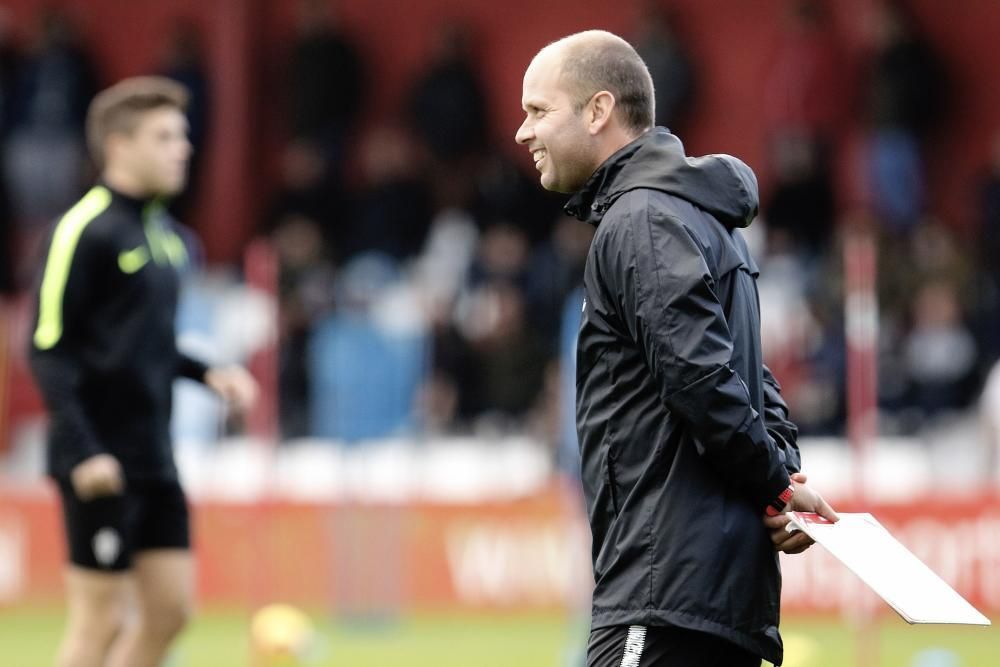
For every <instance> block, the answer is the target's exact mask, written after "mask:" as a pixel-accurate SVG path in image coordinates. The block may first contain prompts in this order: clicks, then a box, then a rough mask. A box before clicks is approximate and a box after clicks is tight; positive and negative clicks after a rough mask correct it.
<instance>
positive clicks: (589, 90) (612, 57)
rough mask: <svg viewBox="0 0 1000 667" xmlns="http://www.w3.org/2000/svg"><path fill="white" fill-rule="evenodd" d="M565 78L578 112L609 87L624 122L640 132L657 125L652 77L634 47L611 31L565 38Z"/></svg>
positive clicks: (564, 80) (563, 61)
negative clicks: (595, 95)
mask: <svg viewBox="0 0 1000 667" xmlns="http://www.w3.org/2000/svg"><path fill="white" fill-rule="evenodd" d="M560 42H561V43H563V46H564V51H563V60H562V71H561V75H562V81H563V83H564V84H565V85H566V87H567V89H568V91H569V93H570V95H571V96H572V99H573V108H574V111H575V112H576V113H579V112H580V111H582V110H583V108H584V107H585V106H586V105H587V103H588V102H589V101H590V99H591V98H592V97H593V96H594V94H596V93H598V92H600V91H602V90H606V91H608V92H609V93H611V94H612V95H614V96H615V106H616V108H617V111H618V112H619V113H620V118H621V120H622V122H623V123H624V125H625V126H626V127H627V128H628V129H630V130H632V131H633V132H635V133H640V132H643V131H645V130H647V129H648V128H650V127H652V126H653V124H654V119H655V117H656V100H655V97H654V94H653V77H652V76H650V74H649V69H648V68H647V67H646V63H645V62H643V60H642V58H641V57H640V56H639V54H638V53H637V52H636V50H635V48H633V46H632V45H631V44H629V43H628V42H626V41H625V40H624V39H622V38H621V37H618V36H617V35H614V34H612V33H609V32H604V31H596V30H591V31H587V32H582V33H577V34H575V35H570V36H569V37H565V38H563V39H561V40H559V42H556V44H559V43H560Z"/></svg>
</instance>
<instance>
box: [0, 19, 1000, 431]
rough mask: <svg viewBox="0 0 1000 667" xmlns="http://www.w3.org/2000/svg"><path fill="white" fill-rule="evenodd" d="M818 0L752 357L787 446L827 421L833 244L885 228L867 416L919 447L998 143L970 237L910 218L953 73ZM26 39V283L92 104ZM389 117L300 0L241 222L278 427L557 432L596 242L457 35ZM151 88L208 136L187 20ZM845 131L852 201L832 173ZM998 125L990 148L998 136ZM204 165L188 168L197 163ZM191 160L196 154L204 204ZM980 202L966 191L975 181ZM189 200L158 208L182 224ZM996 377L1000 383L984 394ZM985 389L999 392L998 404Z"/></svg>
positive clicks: (7, 189)
mask: <svg viewBox="0 0 1000 667" xmlns="http://www.w3.org/2000/svg"><path fill="white" fill-rule="evenodd" d="M830 4H831V3H830V2H822V1H820V0H791V1H790V2H788V3H787V11H786V12H785V15H784V17H783V22H782V25H781V27H780V31H779V36H778V38H777V39H776V40H775V43H774V44H773V51H774V52H773V54H771V58H770V61H769V63H770V64H769V65H768V68H767V70H766V71H764V72H761V95H762V97H763V100H764V102H763V105H762V108H763V113H764V114H765V116H766V117H765V121H766V124H767V150H766V155H767V161H766V163H765V164H755V165H752V166H753V167H754V168H755V170H756V171H757V172H758V174H759V175H760V177H761V180H762V182H763V183H765V184H766V187H765V188H763V191H762V198H763V201H762V206H761V217H760V219H759V220H758V221H757V222H756V223H755V224H754V226H753V227H751V229H750V232H749V236H750V239H751V242H752V243H753V244H754V247H755V253H756V255H757V256H758V258H759V264H760V266H761V270H762V273H761V277H760V287H761V299H762V308H763V312H764V316H763V318H764V344H765V347H766V350H765V354H766V356H767V359H768V363H769V364H770V365H771V366H772V367H773V368H774V369H775V372H776V374H777V376H778V378H779V380H781V381H782V383H783V384H784V387H785V393H786V395H787V397H788V400H789V403H790V406H791V409H792V416H793V419H794V420H795V421H796V422H798V423H799V424H800V426H801V428H802V431H803V433H805V434H828V435H842V434H843V433H844V431H845V419H846V410H847V409H846V373H847V371H846V369H847V353H846V347H845V327H844V306H843V303H844V293H843V284H844V280H843V268H842V267H843V255H842V252H843V239H844V236H845V232H847V231H855V230H864V231H865V232H867V233H870V234H871V235H873V236H874V237H875V238H876V239H877V243H878V245H877V247H878V249H879V250H878V257H879V261H878V276H877V284H878V299H879V306H880V317H879V338H878V359H879V369H878V377H879V386H878V404H879V407H880V413H881V415H882V416H883V417H882V420H881V429H882V430H883V431H884V432H888V433H896V434H913V433H916V432H918V431H919V430H920V429H922V428H924V427H926V426H927V425H928V424H929V423H931V422H933V421H934V420H936V419H940V418H946V417H948V416H949V415H951V414H953V413H954V412H956V411H958V412H962V411H965V412H967V411H968V410H969V409H970V408H971V407H973V406H974V405H975V404H976V401H977V400H978V399H979V397H980V395H981V393H982V388H983V385H984V382H985V381H986V376H987V373H988V371H989V369H990V368H991V366H992V365H993V363H994V362H995V361H996V360H997V358H998V357H1000V342H998V341H1000V336H997V332H998V330H1000V269H998V265H997V263H996V262H993V261H991V260H992V258H994V257H996V256H997V251H1000V138H998V139H997V142H996V144H997V146H996V150H995V151H994V156H995V157H994V160H993V163H992V164H988V165H983V176H982V183H981V184H979V185H978V186H977V188H976V189H975V194H974V195H973V194H970V197H971V196H976V197H978V199H977V201H976V202H975V206H976V208H977V210H978V211H979V224H978V225H977V226H976V228H975V229H972V230H962V231H958V230H957V225H955V224H954V221H953V220H950V219H949V211H941V210H930V209H929V208H928V206H927V202H928V197H927V193H928V188H927V165H928V161H930V160H935V159H944V158H943V157H942V156H940V154H935V152H934V151H933V146H934V142H935V141H936V139H937V138H939V137H940V135H941V134H942V133H943V132H946V131H947V128H948V122H949V111H950V110H949V103H948V100H949V99H950V98H951V96H952V94H953V93H954V90H953V86H954V77H952V76H950V75H949V71H948V67H947V66H946V65H945V59H944V58H943V57H942V54H940V53H939V52H938V51H937V50H936V49H935V47H934V45H933V44H932V43H931V42H930V41H929V40H928V38H927V37H926V35H925V33H924V31H923V28H922V26H921V25H920V22H919V21H918V20H917V19H916V17H915V16H914V15H913V14H912V13H911V12H910V11H908V9H907V6H906V4H905V3H902V2H897V1H893V0H886V1H884V2H879V3H876V4H877V7H876V12H875V15H874V20H873V21H872V25H871V26H870V30H869V31H868V36H867V38H868V41H869V44H868V48H867V56H866V58H867V60H866V62H864V63H860V64H859V63H850V62H848V61H847V57H846V56H845V51H846V49H845V46H844V44H843V38H842V36H841V35H840V34H839V32H838V28H837V26H836V25H835V23H834V21H832V20H831V16H830V14H829V9H830ZM668 6H669V3H652V2H650V3H646V4H645V5H644V9H643V11H642V15H641V17H640V19H639V21H638V22H637V24H636V25H637V27H636V29H635V30H634V31H633V33H632V34H630V35H627V37H629V38H630V39H632V40H633V42H634V43H635V44H636V46H637V48H638V50H639V52H640V53H641V54H642V56H643V58H644V59H645V60H646V62H647V64H648V65H649V67H650V70H651V73H652V75H653V78H654V82H655V84H656V89H657V99H656V103H657V123H658V124H660V125H665V126H667V127H669V128H671V129H672V130H673V131H674V132H675V133H677V134H678V135H679V136H680V137H681V138H682V139H683V138H684V137H685V133H686V131H687V130H688V128H690V127H693V126H696V125H697V119H698V108H699V104H700V103H701V100H702V94H701V93H702V92H703V88H704V84H703V82H702V80H701V77H700V72H701V71H702V69H701V68H700V67H699V62H698V59H697V58H696V56H695V54H694V53H693V52H692V51H691V50H690V49H689V48H688V41H687V39H686V38H688V37H689V35H687V34H686V31H685V21H684V15H683V12H680V11H677V10H675V11H669V10H667V9H664V7H668ZM37 33H38V38H37V40H35V41H34V42H33V43H32V44H31V45H30V47H18V48H15V45H14V44H13V43H12V41H11V40H10V39H9V37H8V35H9V32H8V30H7V29H6V24H5V21H4V18H3V15H2V14H0V155H2V166H3V179H2V186H3V189H2V191H0V224H2V225H3V227H2V228H0V237H2V238H3V239H4V241H3V244H2V245H0V254H3V255H5V256H4V257H0V288H2V289H3V290H5V291H13V290H15V289H23V288H24V287H25V279H24V276H16V275H14V272H12V271H11V267H13V266H15V265H16V264H17V263H16V262H14V261H13V258H12V257H10V256H7V255H10V254H12V253H13V250H12V248H14V247H20V246H18V245H17V244H15V243H14V241H13V239H14V237H15V236H22V235H23V234H25V233H26V230H28V231H29V232H30V230H31V229H33V228H37V227H38V226H39V225H42V224H43V223H44V222H47V221H50V220H51V219H52V218H53V217H54V216H55V215H57V214H58V213H59V212H60V211H61V210H64V209H65V208H66V206H67V205H68V204H70V203H71V202H72V201H73V199H74V197H76V196H77V194H78V193H79V191H80V188H81V187H82V184H84V183H85V182H86V181H87V180H88V179H90V178H92V177H93V174H92V173H88V171H87V168H86V166H85V165H86V162H85V160H84V153H83V144H82V141H83V134H82V122H83V117H84V113H85V110H86V105H87V103H88V101H89V99H90V97H91V96H92V94H93V93H94V92H95V88H96V83H95V81H96V80H98V79H99V77H96V76H95V73H94V68H93V65H92V64H91V63H92V61H91V59H90V57H89V55H88V50H87V46H86V44H84V43H82V42H81V40H80V39H79V38H78V37H77V35H76V33H75V31H74V29H73V26H72V24H71V23H70V22H69V21H68V20H67V19H66V17H65V16H64V15H61V14H59V13H58V12H51V13H48V14H46V15H44V16H43V17H42V19H41V23H40V26H39V28H38V31H37ZM428 38H433V39H434V48H433V56H432V57H431V58H430V59H429V60H428V61H427V62H426V63H425V64H424V65H423V67H422V72H421V73H420V75H419V76H417V77H415V78H414V79H413V81H412V82H411V84H410V89H409V93H408V95H407V96H406V97H405V100H404V101H403V103H402V104H401V105H400V108H398V109H397V110H396V113H395V114H393V115H392V120H391V121H390V122H385V123H380V124H379V125H378V126H375V127H372V126H371V123H369V122H367V121H366V116H367V113H366V112H367V111H368V109H369V105H370V104H371V88H372V86H373V85H374V84H373V81H372V80H371V78H370V76H369V75H368V71H369V67H368V60H367V55H366V48H365V47H366V45H365V44H364V43H363V41H361V40H359V39H358V38H357V37H356V36H355V35H352V34H351V33H350V31H349V29H348V28H347V27H346V26H345V25H344V24H343V23H342V22H341V21H340V20H339V17H338V15H337V10H336V5H335V4H334V3H330V2H322V1H318V0H305V1H304V2H302V3H300V5H299V7H298V14H297V23H296V30H295V35H294V39H293V40H292V41H291V42H290V43H288V44H287V50H286V54H285V62H284V66H283V69H282V81H283V86H284V91H283V96H282V100H281V101H280V104H281V112H280V113H281V117H282V124H283V128H282V135H283V137H284V140H283V142H282V146H281V148H280V151H279V154H280V157H279V160H278V164H279V165H280V166H279V168H278V169H277V174H276V182H275V183H273V184H272V186H273V187H272V188H271V193H272V194H271V196H270V197H269V204H268V205H267V206H266V207H264V209H263V210H262V211H261V215H260V220H259V226H258V231H259V233H260V235H262V236H265V237H267V238H269V239H270V240H271V242H272V244H273V247H274V249H275V252H276V256H277V258H278V266H279V284H278V288H277V294H278V300H279V308H278V313H279V341H280V346H279V349H280V351H279V364H278V366H279V372H278V375H279V382H278V384H279V387H278V401H279V416H280V420H279V421H280V430H281V435H282V437H283V438H284V439H291V438H298V437H308V436H321V437H335V438H340V439H344V440H348V441H351V440H361V439H365V438H370V437H384V436H391V435H394V434H402V433H407V434H413V433H419V434H428V433H430V434H434V433H482V432H491V433H495V432H500V433H509V432H523V431H525V430H527V431H528V432H530V433H532V434H534V435H537V436H539V437H540V438H543V439H544V440H545V441H547V442H552V443H558V442H566V441H568V440H571V439H572V435H571V434H572V416H571V415H572V411H571V410H567V401H566V399H565V397H566V396H571V395H572V394H571V387H572V364H573V352H572V341H573V333H575V330H576V325H577V322H578V315H579V304H580V298H581V297H580V293H579V285H580V282H581V272H582V267H583V264H584V262H585V260H586V255H587V251H588V247H589V242H590V238H591V236H592V234H593V230H592V229H591V228H589V227H588V226H587V225H584V224H582V223H579V222H577V221H575V220H573V219H569V218H567V217H566V216H565V215H564V214H563V213H562V212H561V203H562V199H563V198H562V197H556V196H552V195H549V194H547V193H545V192H543V191H542V190H541V188H540V187H539V185H538V183H537V179H536V177H535V175H534V174H533V173H528V172H526V171H524V170H523V169H522V168H521V167H520V166H519V165H518V164H517V163H515V162H513V161H512V160H511V158H510V157H509V156H510V155H511V153H512V151H511V147H510V146H499V145H497V143H496V141H495V138H496V137H498V136H504V135H505V134H511V135H512V134H513V131H512V130H511V132H508V133H505V132H502V131H498V129H499V128H497V127H495V125H494V119H493V117H492V114H491V112H490V108H489V106H488V104H487V103H486V99H487V94H486V92H487V86H488V82H487V81H485V80H484V77H483V76H482V72H481V70H480V67H479V64H480V60H479V57H478V54H477V39H476V33H475V30H474V28H473V27H470V26H468V25H464V24H462V23H461V22H447V21H445V22H443V23H442V24H441V26H440V29H439V31H438V33H437V34H435V35H433V36H428ZM165 44H166V48H165V49H164V53H163V58H162V63H161V66H160V68H159V71H160V72H161V73H164V74H166V75H168V76H171V77H174V78H176V79H177V80H179V81H181V82H183V83H184V84H185V85H187V86H188V87H189V88H190V89H191V92H192V95H193V105H192V109H191V128H192V139H193V142H194V143H195V145H196V147H197V146H201V145H204V143H205V136H206V134H208V133H210V132H211V128H210V127H208V123H207V119H208V118H209V116H210V114H209V113H208V104H209V103H210V100H211V92H210V90H209V86H208V83H207V82H208V80H209V78H208V77H207V76H206V71H205V65H204V58H203V57H202V55H201V49H200V44H201V42H200V38H199V35H198V33H197V31H195V30H194V29H193V28H192V27H191V26H189V25H186V24H184V23H182V22H178V23H177V24H176V25H175V26H172V28H171V29H170V30H169V31H168V39H167V40H166V42H165ZM857 134H860V135H861V136H863V137H864V142H863V143H864V150H863V157H862V159H861V163H860V164H858V165H856V171H857V175H858V180H859V181H860V182H861V183H862V186H861V187H859V188H855V194H856V193H857V192H861V193H862V196H854V195H850V196H849V195H848V194H846V193H845V192H846V190H848V189H849V188H847V189H845V188H844V187H843V184H842V183H839V182H838V178H837V165H839V164H842V163H843V161H844V160H845V156H844V154H843V150H844V146H845V145H846V144H847V143H848V142H847V140H846V137H847V136H849V135H857ZM998 137H1000V135H998ZM199 154H200V153H199V151H197V150H196V152H195V155H199ZM198 175H199V163H198V162H196V163H195V164H194V165H193V178H192V184H193V188H194V189H195V190H196V188H197V183H198ZM970 190H971V189H970ZM192 201H193V195H191V194H189V195H188V196H186V197H184V198H183V199H182V200H181V201H179V202H177V203H175V209H176V211H175V212H176V213H177V215H178V216H179V217H181V218H182V219H183V216H184V212H185V207H189V206H190V205H191V202H192ZM997 382H998V383H1000V379H998V380H997ZM995 393H996V394H998V395H1000V390H998V391H997V392H995Z"/></svg>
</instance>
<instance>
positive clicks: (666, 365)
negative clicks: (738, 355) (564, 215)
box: [596, 215, 791, 512]
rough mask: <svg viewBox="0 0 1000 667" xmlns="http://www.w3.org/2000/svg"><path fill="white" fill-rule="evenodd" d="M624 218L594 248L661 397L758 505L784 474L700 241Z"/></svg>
mask: <svg viewBox="0 0 1000 667" xmlns="http://www.w3.org/2000/svg"><path fill="white" fill-rule="evenodd" d="M615 222H616V223H618V222H619V221H617V220H616V221H615ZM621 222H622V223H623V224H617V225H615V227H614V228H612V230H611V231H610V233H609V234H608V235H607V236H608V237H612V236H613V237H614V241H613V242H612V243H604V244H600V245H598V246H597V247H596V250H597V255H598V261H599V263H600V264H599V265H601V266H602V268H604V269H605V270H603V271H602V273H603V274H604V278H605V280H606V281H607V282H608V288H609V289H611V290H613V291H614V292H615V294H616V297H617V300H618V302H619V303H620V304H621V305H620V307H621V309H622V312H621V317H622V319H623V320H624V321H625V322H626V323H627V324H628V326H629V327H630V334H631V336H632V338H633V339H634V340H635V341H636V343H637V344H638V346H639V348H640V349H641V350H642V351H643V352H644V354H645V357H646V365H647V367H648V368H649V370H650V373H651V374H652V376H653V379H654V381H655V382H656V384H657V386H658V388H659V393H660V398H661V400H662V401H663V403H664V404H665V405H666V406H667V407H668V408H669V409H670V411H671V412H672V413H673V414H674V415H676V416H677V417H679V418H680V419H682V420H683V421H684V422H685V423H686V424H687V425H688V427H689V428H690V430H691V432H692V434H693V435H694V436H695V438H694V440H695V443H696V447H697V448H698V453H699V454H700V455H701V456H703V457H704V458H705V459H706V460H707V461H708V462H709V464H710V465H711V466H712V467H713V468H714V469H716V470H717V471H718V472H719V473H720V474H721V475H722V476H723V477H725V478H727V479H729V480H732V481H733V482H735V483H736V484H737V485H738V486H739V487H740V488H742V489H743V491H744V492H745V494H746V495H747V497H748V498H749V500H750V501H751V502H752V503H753V504H754V505H755V506H756V507H759V508H760V510H761V512H763V511H764V508H765V507H766V506H768V505H769V504H770V503H772V501H774V500H775V499H777V498H778V497H779V496H780V495H781V493H782V492H783V491H784V490H785V489H787V488H788V487H789V485H790V483H791V480H790V479H789V474H788V471H787V470H786V468H785V465H784V457H783V456H782V454H781V452H780V451H779V448H778V447H777V446H776V445H775V443H774V442H773V441H772V440H771V438H770V436H768V433H767V429H766V427H765V423H764V419H763V418H762V417H761V415H759V414H758V413H757V412H756V411H755V410H754V409H753V407H752V405H751V399H750V393H749V390H748V389H747V387H746V385H745V384H744V382H743V380H742V379H741V378H740V377H739V375H737V374H736V372H735V371H734V370H733V369H732V367H731V366H730V360H731V358H732V354H733V340H732V335H731V333H730V331H729V325H728V324H727V321H726V318H725V314H724V310H723V308H722V305H721V304H720V303H719V300H718V297H717V296H716V293H715V285H714V282H713V280H712V277H711V271H710V270H709V268H708V265H707V263H706V261H705V258H704V257H703V255H702V252H701V249H700V248H699V246H698V245H697V243H696V242H695V240H694V239H693V238H692V237H691V236H690V234H689V233H688V232H687V230H686V229H685V228H684V227H683V225H682V224H681V223H680V222H679V221H677V220H674V219H672V218H669V217H666V218H661V219H658V220H650V219H648V218H647V217H646V215H643V216H642V217H641V218H636V217H632V218H631V219H629V220H627V221H621Z"/></svg>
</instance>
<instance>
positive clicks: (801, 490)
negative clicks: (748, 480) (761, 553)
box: [764, 472, 840, 554]
mask: <svg viewBox="0 0 1000 667" xmlns="http://www.w3.org/2000/svg"><path fill="white" fill-rule="evenodd" d="M792 486H793V487H794V489H795V493H794V494H792V502H791V503H790V504H789V506H788V507H787V508H785V509H786V511H789V510H793V511H796V512H815V513H816V514H819V515H820V516H821V517H823V518H824V519H828V520H829V521H833V522H837V521H839V520H840V517H838V516H837V513H836V512H834V511H833V508H832V507H830V505H829V504H828V503H827V502H826V501H825V500H823V496H821V495H820V494H819V492H818V491H816V489H813V488H812V487H809V486H806V476H805V475H804V474H802V473H800V472H797V473H794V474H793V475H792ZM790 520H791V519H790V518H789V517H788V515H787V514H779V515H778V516H765V517H764V525H765V526H767V528H768V530H770V531H771V542H773V543H774V550H775V551H783V552H785V553H786V554H799V553H802V552H803V551H805V550H806V549H808V548H809V547H811V546H812V545H813V540H812V538H811V537H809V536H808V535H806V534H805V533H804V532H802V531H801V530H799V531H796V532H794V533H789V532H788V531H787V530H786V526H788V522H789V521H790Z"/></svg>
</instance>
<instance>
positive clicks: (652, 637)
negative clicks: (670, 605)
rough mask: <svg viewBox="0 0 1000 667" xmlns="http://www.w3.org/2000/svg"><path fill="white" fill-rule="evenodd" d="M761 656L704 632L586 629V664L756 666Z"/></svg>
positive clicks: (620, 627)
mask: <svg viewBox="0 0 1000 667" xmlns="http://www.w3.org/2000/svg"><path fill="white" fill-rule="evenodd" d="M760 664H761V659H760V658H759V657H757V656H755V655H753V654H752V653H749V652H747V651H744V650H743V649H741V648H740V647H738V646H736V645H735V644H732V643H730V642H727V641H725V640H723V639H720V638H718V637H715V636H713V635H709V634H706V633H704V632H695V631H694V630H684V629H682V628H674V627H669V626H663V627H645V626H642V625H632V626H627V625H618V626H612V627H607V628H597V629H596V630H591V632H590V642H589V644H588V646H587V667H760Z"/></svg>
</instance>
